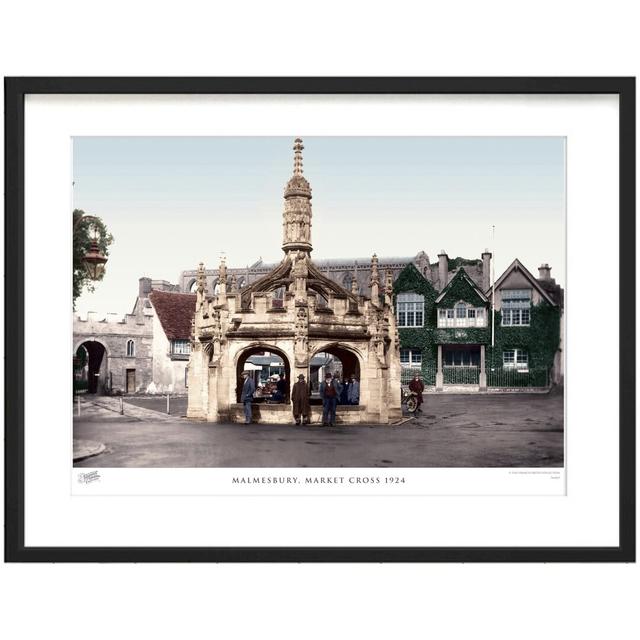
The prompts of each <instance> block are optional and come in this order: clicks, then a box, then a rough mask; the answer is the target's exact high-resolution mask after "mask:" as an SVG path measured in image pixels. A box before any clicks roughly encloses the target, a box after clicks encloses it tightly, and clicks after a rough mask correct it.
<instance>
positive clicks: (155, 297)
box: [149, 289, 196, 340]
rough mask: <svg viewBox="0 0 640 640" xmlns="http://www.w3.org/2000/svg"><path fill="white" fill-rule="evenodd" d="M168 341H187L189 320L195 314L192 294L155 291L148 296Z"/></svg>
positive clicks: (189, 335)
mask: <svg viewBox="0 0 640 640" xmlns="http://www.w3.org/2000/svg"><path fill="white" fill-rule="evenodd" d="M149 300H151V303H152V304H153V307H154V309H155V310H156V313H157V314H158V319H159V320H160V324H161V325H162V329H163V330H164V333H165V335H166V336H167V339H168V340H189V339H190V338H191V319H192V318H193V316H194V315H195V312H196V296H195V295H194V294H192V293H173V292H168V291H156V290H155V289H154V290H153V291H151V293H150V294H149Z"/></svg>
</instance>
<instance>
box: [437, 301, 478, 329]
mask: <svg viewBox="0 0 640 640" xmlns="http://www.w3.org/2000/svg"><path fill="white" fill-rule="evenodd" d="M463 309H464V316H462V315H461V314H460V311H461V310H463ZM486 326H487V316H486V314H485V312H484V308H483V307H474V306H473V305H470V304H468V303H466V302H464V301H462V300H459V301H458V302H456V303H455V305H453V307H452V308H447V309H438V328H442V329H444V328H448V327H465V328H469V327H486Z"/></svg>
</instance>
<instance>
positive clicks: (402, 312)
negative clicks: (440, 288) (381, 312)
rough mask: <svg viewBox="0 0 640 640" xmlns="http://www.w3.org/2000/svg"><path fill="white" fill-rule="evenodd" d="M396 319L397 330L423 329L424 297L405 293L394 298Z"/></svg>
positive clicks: (410, 292)
mask: <svg viewBox="0 0 640 640" xmlns="http://www.w3.org/2000/svg"><path fill="white" fill-rule="evenodd" d="M396 318H397V320H398V327H399V328H419V327H424V296H423V295H422V294H420V293H415V292H412V291H405V292H403V293H399V294H398V295H397V297H396Z"/></svg>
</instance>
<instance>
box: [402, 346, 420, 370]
mask: <svg viewBox="0 0 640 640" xmlns="http://www.w3.org/2000/svg"><path fill="white" fill-rule="evenodd" d="M400 365H401V366H403V367H420V366H421V365H422V351H420V349H400Z"/></svg>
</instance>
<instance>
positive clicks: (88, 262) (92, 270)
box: [73, 214, 107, 280]
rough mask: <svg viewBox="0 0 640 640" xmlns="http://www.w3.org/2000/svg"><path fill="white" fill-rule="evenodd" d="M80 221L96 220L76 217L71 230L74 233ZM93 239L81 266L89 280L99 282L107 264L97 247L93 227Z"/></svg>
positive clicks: (83, 216)
mask: <svg viewBox="0 0 640 640" xmlns="http://www.w3.org/2000/svg"><path fill="white" fill-rule="evenodd" d="M81 220H93V221H97V220H98V218H96V217H95V216H87V215H84V214H82V215H81V216H78V218H77V220H76V221H75V222H74V223H73V230H74V231H75V230H76V229H77V227H78V225H79V224H80V221H81ZM94 232H95V233H94V237H93V240H92V241H91V246H90V247H89V251H87V253H85V254H84V257H83V258H82V264H83V265H84V268H85V270H86V272H87V274H88V276H89V278H90V279H91V280H99V279H100V278H101V277H102V274H103V273H104V265H105V264H106V263H107V257H106V256H105V255H104V254H103V253H102V251H100V247H99V246H98V236H97V231H96V228H95V226H94Z"/></svg>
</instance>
